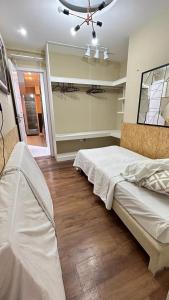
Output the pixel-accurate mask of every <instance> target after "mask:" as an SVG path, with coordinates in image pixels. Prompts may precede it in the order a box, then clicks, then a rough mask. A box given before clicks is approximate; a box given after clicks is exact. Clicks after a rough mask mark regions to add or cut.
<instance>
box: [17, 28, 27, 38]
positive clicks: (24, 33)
mask: <svg viewBox="0 0 169 300" xmlns="http://www.w3.org/2000/svg"><path fill="white" fill-rule="evenodd" d="M17 31H18V33H20V34H21V35H22V36H27V30H26V29H25V28H23V27H21V28H20V29H18V30H17Z"/></svg>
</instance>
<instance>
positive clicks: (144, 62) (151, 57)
mask: <svg viewBox="0 0 169 300" xmlns="http://www.w3.org/2000/svg"><path fill="white" fill-rule="evenodd" d="M166 63H169V7H168V9H167V10H165V11H164V12H163V13H161V14H160V15H159V16H157V17H155V18H154V19H153V20H151V21H150V22H149V23H148V24H146V25H145V26H144V27H143V28H141V29H140V30H139V31H138V32H136V33H135V34H133V35H132V36H131V37H130V41H129V52H128V66H127V86H126V103H125V115H124V121H125V122H130V123H135V122H136V121H137V112H138V102H139V92H140V83H141V74H142V72H144V71H147V70H150V69H152V68H155V67H158V66H160V65H163V64H166Z"/></svg>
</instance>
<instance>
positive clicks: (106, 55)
mask: <svg viewBox="0 0 169 300" xmlns="http://www.w3.org/2000/svg"><path fill="white" fill-rule="evenodd" d="M107 59H109V54H108V49H107V48H105V49H104V60H107Z"/></svg>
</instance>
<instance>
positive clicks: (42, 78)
mask: <svg viewBox="0 0 169 300" xmlns="http://www.w3.org/2000/svg"><path fill="white" fill-rule="evenodd" d="M15 67H16V71H22V72H32V73H39V74H40V83H41V96H42V106H43V112H44V123H45V130H46V142H47V146H48V147H49V150H50V154H51V155H52V156H53V155H54V143H53V135H52V124H51V117H50V106H49V100H48V86H47V74H46V70H45V68H37V67H36V68H33V67H17V66H15Z"/></svg>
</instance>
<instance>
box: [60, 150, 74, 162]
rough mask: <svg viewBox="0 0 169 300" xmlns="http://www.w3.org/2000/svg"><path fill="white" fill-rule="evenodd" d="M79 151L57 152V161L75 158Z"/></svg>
mask: <svg viewBox="0 0 169 300" xmlns="http://www.w3.org/2000/svg"><path fill="white" fill-rule="evenodd" d="M76 154H77V152H68V153H62V154H57V158H56V159H57V161H66V160H74V159H75V157H76Z"/></svg>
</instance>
